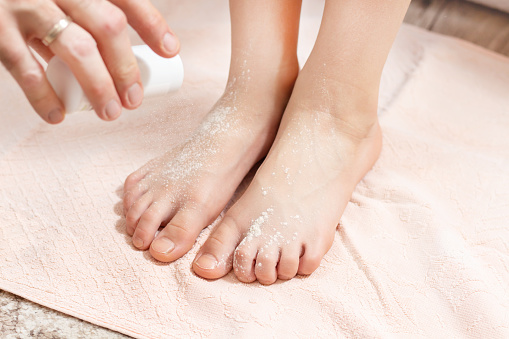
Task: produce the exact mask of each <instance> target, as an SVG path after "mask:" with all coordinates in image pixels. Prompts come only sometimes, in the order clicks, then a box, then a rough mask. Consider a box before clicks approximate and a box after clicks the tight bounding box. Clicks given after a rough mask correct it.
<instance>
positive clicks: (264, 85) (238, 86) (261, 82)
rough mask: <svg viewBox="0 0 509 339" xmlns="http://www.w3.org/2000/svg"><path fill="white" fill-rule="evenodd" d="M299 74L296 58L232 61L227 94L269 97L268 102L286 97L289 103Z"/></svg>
mask: <svg viewBox="0 0 509 339" xmlns="http://www.w3.org/2000/svg"><path fill="white" fill-rule="evenodd" d="M265 59H266V58H265ZM298 74H299V63H298V61H297V57H296V56H295V57H287V58H285V59H281V58H275V59H274V60H271V61H270V62H264V60H260V59H256V60H253V59H244V60H232V63H231V66H230V73H229V76H228V82H227V84H226V89H225V93H227V92H231V91H233V92H235V94H242V93H245V94H247V95H248V96H252V95H253V94H254V95H267V97H266V99H268V100H270V99H272V98H276V97H284V98H286V99H285V101H288V98H289V97H290V94H291V91H292V89H293V86H294V84H295V81H296V80H297V75H298ZM257 99H258V98H257ZM285 104H286V103H285Z"/></svg>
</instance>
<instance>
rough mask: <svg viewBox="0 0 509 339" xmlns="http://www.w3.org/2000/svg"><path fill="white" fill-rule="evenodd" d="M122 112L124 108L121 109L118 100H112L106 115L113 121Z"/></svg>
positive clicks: (106, 109) (105, 109) (107, 106)
mask: <svg viewBox="0 0 509 339" xmlns="http://www.w3.org/2000/svg"><path fill="white" fill-rule="evenodd" d="M121 110H122V108H121V107H120V104H119V103H118V102H117V101H116V100H114V99H112V100H110V102H108V104H107V105H106V107H105V108H104V113H105V114H106V116H107V117H108V119H111V120H113V119H115V118H116V117H118V116H119V115H120V111H121Z"/></svg>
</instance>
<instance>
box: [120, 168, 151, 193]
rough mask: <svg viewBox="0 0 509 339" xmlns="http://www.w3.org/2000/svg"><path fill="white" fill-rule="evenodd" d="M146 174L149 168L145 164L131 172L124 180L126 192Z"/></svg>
mask: <svg viewBox="0 0 509 339" xmlns="http://www.w3.org/2000/svg"><path fill="white" fill-rule="evenodd" d="M145 175H147V170H146V169H145V166H144V167H142V168H140V169H139V170H137V171H135V172H133V173H131V174H129V176H128V177H127V178H126V179H125V182H124V192H127V191H129V190H130V189H131V188H132V187H133V186H134V185H136V184H137V183H138V181H140V180H141V179H143V178H144V177H145Z"/></svg>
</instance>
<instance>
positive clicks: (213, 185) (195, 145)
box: [124, 60, 298, 262]
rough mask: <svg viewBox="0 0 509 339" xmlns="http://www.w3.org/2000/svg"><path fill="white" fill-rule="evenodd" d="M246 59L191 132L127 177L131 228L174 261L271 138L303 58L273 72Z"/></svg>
mask: <svg viewBox="0 0 509 339" xmlns="http://www.w3.org/2000/svg"><path fill="white" fill-rule="evenodd" d="M246 63H247V62H244V63H243V64H241V67H240V68H239V70H238V72H237V76H236V77H233V76H230V80H229V84H228V86H227V88H226V91H225V94H223V96H222V97H221V98H220V99H219V101H218V102H217V103H216V104H215V106H214V107H213V108H212V110H211V111H210V112H209V113H208V115H207V116H206V118H205V119H204V121H203V123H202V124H201V125H200V127H199V128H198V129H197V131H196V132H195V133H194V134H193V136H192V137H191V138H189V139H188V140H187V141H186V142H185V143H184V144H183V145H181V146H179V147H177V148H175V149H173V150H171V151H169V152H167V153H166V154H164V155H163V156H161V157H159V158H156V159H153V160H152V161H150V162H148V163H147V164H146V165H145V166H143V167H142V168H140V169H139V170H137V171H135V172H134V173H132V174H131V175H130V176H129V177H128V178H127V179H126V181H125V185H124V212H125V215H126V223H127V233H128V234H129V235H131V236H132V237H133V238H132V239H133V244H134V246H136V247H137V248H139V249H141V250H146V249H148V248H149V247H150V253H151V254H152V256H153V257H154V258H155V259H157V260H160V261H164V262H169V261H174V260H176V259H178V258H180V257H181V256H183V255H184V254H185V253H187V252H188V251H189V250H190V249H191V247H192V246H193V244H194V242H195V240H196V238H197V237H198V235H199V233H200V232H201V231H202V229H204V228H205V227H207V225H209V224H210V223H211V222H212V221H214V220H215V219H216V218H217V217H218V215H219V214H220V213H221V211H222V210H223V209H224V208H225V207H226V205H227V203H228V201H229V200H230V199H231V197H232V196H233V193H234V192H235V190H236V189H237V187H238V185H239V184H240V182H241V181H242V179H243V178H244V176H245V175H246V174H247V172H248V171H249V170H250V169H251V168H252V166H253V165H254V164H255V163H256V162H258V161H259V160H260V159H262V158H263V157H264V156H265V155H266V153H267V152H268V150H269V148H270V146H271V144H272V142H273V140H274V137H275V135H276V131H277V128H278V125H279V122H280V120H281V115H282V113H283V111H284V108H285V106H286V104H287V101H288V98H289V96H290V94H291V90H292V88H293V84H294V82H295V79H296V77H297V73H298V64H297V62H296V60H295V62H292V64H291V65H289V66H287V67H284V68H283V67H279V69H278V71H276V72H275V71H274V70H266V69H265V70H264V69H261V70H260V69H256V70H255V69H250V68H248V67H250V66H249V65H247V64H246ZM161 226H165V227H164V229H162V230H161V232H160V233H159V234H158V235H157V237H156V238H155V239H154V237H155V234H156V231H157V230H158V229H159V227H161Z"/></svg>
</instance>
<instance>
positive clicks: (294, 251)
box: [277, 246, 301, 280]
mask: <svg viewBox="0 0 509 339" xmlns="http://www.w3.org/2000/svg"><path fill="white" fill-rule="evenodd" d="M300 252H301V246H289V247H283V248H282V249H281V258H280V259H279V264H278V266H277V277H278V278H279V279H281V280H288V279H292V278H293V277H295V275H296V274H297V271H298V269H299V257H300V254H301V253H300Z"/></svg>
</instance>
